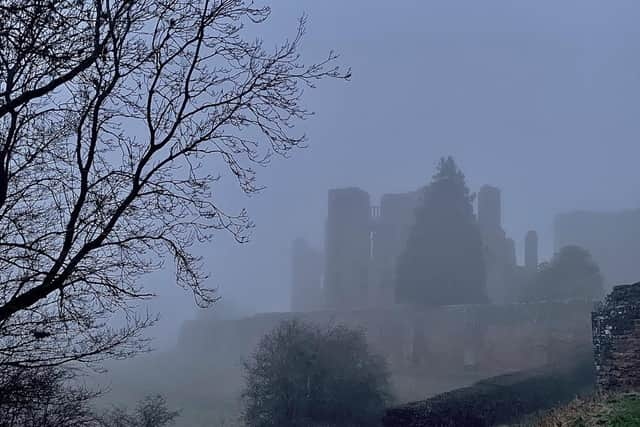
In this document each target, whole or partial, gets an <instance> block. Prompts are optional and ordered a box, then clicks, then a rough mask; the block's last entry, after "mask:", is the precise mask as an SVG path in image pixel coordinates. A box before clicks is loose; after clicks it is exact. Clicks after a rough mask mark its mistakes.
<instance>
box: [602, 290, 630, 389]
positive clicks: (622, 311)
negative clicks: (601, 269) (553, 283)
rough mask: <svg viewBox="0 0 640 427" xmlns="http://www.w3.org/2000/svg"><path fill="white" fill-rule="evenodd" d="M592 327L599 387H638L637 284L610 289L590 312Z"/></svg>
mask: <svg viewBox="0 0 640 427" xmlns="http://www.w3.org/2000/svg"><path fill="white" fill-rule="evenodd" d="M592 328H593V349H594V359H595V364H596V373H597V385H598V388H599V389H600V390H601V391H626V390H633V389H635V390H637V389H638V388H640V283H636V284H634V285H620V286H616V287H615V288H613V292H611V294H609V295H608V296H607V298H606V299H605V301H604V302H603V303H602V304H600V305H599V306H598V307H597V309H596V310H595V311H594V312H593V314H592Z"/></svg>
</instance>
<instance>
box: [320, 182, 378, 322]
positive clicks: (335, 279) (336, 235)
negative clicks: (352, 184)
mask: <svg viewBox="0 0 640 427" xmlns="http://www.w3.org/2000/svg"><path fill="white" fill-rule="evenodd" d="M370 221H371V202H370V198H369V194H368V193H367V192H366V191H363V190H361V189H359V188H341V189H334V190H329V200H328V212H327V223H326V236H325V254H326V255H325V270H324V293H325V304H326V308H327V309H333V310H349V309H353V308H359V307H363V306H365V305H366V304H367V302H368V285H369V267H370V260H371V228H370Z"/></svg>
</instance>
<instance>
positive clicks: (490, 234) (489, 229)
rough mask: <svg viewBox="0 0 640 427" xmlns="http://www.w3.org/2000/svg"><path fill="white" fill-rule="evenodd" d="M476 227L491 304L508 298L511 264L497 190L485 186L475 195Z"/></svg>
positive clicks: (509, 248) (509, 245)
mask: <svg viewBox="0 0 640 427" xmlns="http://www.w3.org/2000/svg"><path fill="white" fill-rule="evenodd" d="M478 226H479V228H480V233H481V234H482V243H483V245H484V252H485V268H486V271H487V295H488V296H489V300H490V301H491V302H492V303H496V304H502V303H505V302H507V301H508V300H509V299H510V298H511V294H512V291H511V290H510V289H508V286H510V283H509V281H510V280H511V275H512V274H511V273H512V270H513V268H514V267H515V265H514V262H513V261H514V260H513V249H512V245H511V243H510V242H509V241H508V240H507V236H506V234H505V232H504V230H503V229H502V207H501V202H500V190H499V189H498V188H496V187H491V186H489V185H484V186H482V188H480V191H479V192H478Z"/></svg>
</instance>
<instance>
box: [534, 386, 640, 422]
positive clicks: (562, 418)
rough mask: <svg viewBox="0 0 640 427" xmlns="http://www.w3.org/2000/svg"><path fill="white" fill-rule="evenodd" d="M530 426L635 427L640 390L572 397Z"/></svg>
mask: <svg viewBox="0 0 640 427" xmlns="http://www.w3.org/2000/svg"><path fill="white" fill-rule="evenodd" d="M529 425H530V426H538V427H552V426H553V427H595V426H611V427H638V426H640V393H625V394H618V395H610V396H599V397H594V398H593V399H590V400H575V401H574V402H572V403H570V404H569V405H567V406H564V407H562V408H558V409H557V410H555V411H552V412H551V413H549V414H547V415H545V416H543V417H542V418H541V419H539V420H538V421H535V422H532V423H530V424H529Z"/></svg>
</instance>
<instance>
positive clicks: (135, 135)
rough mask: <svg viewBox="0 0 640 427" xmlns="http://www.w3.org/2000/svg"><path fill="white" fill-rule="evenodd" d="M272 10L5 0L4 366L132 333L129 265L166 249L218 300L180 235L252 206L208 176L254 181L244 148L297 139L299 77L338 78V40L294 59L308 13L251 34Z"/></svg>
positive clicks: (209, 230)
mask: <svg viewBox="0 0 640 427" xmlns="http://www.w3.org/2000/svg"><path fill="white" fill-rule="evenodd" d="M269 15H270V10H269V8H267V7H258V6H255V5H254V4H253V2H251V1H247V0H215V1H213V0H195V1H193V0H136V1H133V0H108V1H107V0H46V1H44V0H7V1H3V2H2V3H1V4H0V365H2V364H11V365H13V366H34V365H52V364H60V363H64V362H67V361H70V360H76V361H81V362H92V361H96V360H99V359H100V358H102V357H110V356H114V357H126V356H128V355H130V354H132V353H133V352H136V351H139V350H141V349H142V348H144V343H143V342H141V341H140V336H141V335H140V332H141V330H142V329H143V328H145V327H146V326H148V325H149V324H150V323H151V322H152V321H153V319H152V318H149V317H146V316H144V317H138V316H136V304H137V303H136V300H138V299H140V298H146V297H149V296H152V295H153V294H154V290H153V289H149V288H147V289H145V288H143V287H141V283H140V280H139V279H140V277H141V276H142V275H144V274H147V273H149V272H152V271H156V270H158V269H160V268H161V267H162V266H163V263H164V262H165V261H166V260H167V259H170V260H173V262H174V265H175V277H176V282H177V283H178V285H180V286H181V287H183V288H185V289H187V290H190V291H192V292H193V294H194V296H195V299H196V300H197V303H198V304H200V305H207V304H209V303H211V302H212V301H214V300H215V299H216V296H215V294H214V293H213V292H212V290H211V289H208V288H206V287H204V286H203V282H204V279H205V278H206V273H205V272H204V271H203V268H202V267H203V266H202V262H201V259H199V258H198V257H196V256H195V255H194V254H193V253H192V252H191V251H190V248H191V247H192V245H193V244H195V243H197V242H203V241H208V240H209V239H211V238H212V236H213V234H214V233H215V232H216V231H218V230H226V231H228V232H230V233H232V234H233V236H234V237H235V238H236V239H237V240H238V241H240V242H242V241H245V240H246V238H247V234H246V230H247V228H248V227H250V226H251V223H250V221H249V219H248V217H247V215H246V213H245V212H244V211H238V212H228V211H226V210H224V209H223V207H222V205H221V203H220V201H219V199H217V192H213V190H212V186H213V185H214V184H215V183H216V181H217V180H218V178H219V177H220V176H221V175H224V174H228V175H230V176H231V177H233V178H235V179H236V180H237V184H238V186H239V188H240V189H241V190H242V191H244V192H246V193H252V192H255V191H257V190H258V189H259V188H260V186H259V185H258V184H257V182H256V179H255V173H254V169H253V168H254V167H255V165H264V164H266V163H267V162H268V160H269V156H270V155H271V154H272V153H278V154H281V155H286V154H287V153H289V152H290V150H291V149H293V148H294V147H296V146H298V145H300V144H301V143H303V142H304V141H305V137H304V135H302V134H297V133H296V132H295V131H294V130H293V126H294V125H295V123H297V122H298V121H299V120H301V119H304V118H306V117H308V116H309V114H310V112H309V111H307V110H306V109H305V108H304V107H303V106H302V105H301V96H302V93H303V89H304V88H306V87H313V86H314V84H315V82H317V81H319V80H322V79H324V78H348V73H346V72H342V71H340V70H339V69H338V68H336V67H335V66H334V65H333V62H334V60H335V59H336V56H335V55H334V54H333V53H330V54H329V55H328V57H327V58H325V59H324V60H322V61H320V62H316V63H311V64H307V65H305V64H304V63H303V62H302V61H301V59H300V56H299V53H298V52H299V46H300V42H301V38H302V36H303V34H304V30H305V21H304V19H302V20H301V21H300V25H299V29H298V32H297V34H295V36H294V37H293V38H292V39H290V40H288V41H285V42H284V43H282V44H280V45H275V46H274V47H273V48H267V47H266V46H264V45H263V43H262V41H261V40H260V39H256V38H255V33H254V32H252V33H251V34H247V31H246V30H245V27H247V26H250V25H254V24H260V23H263V22H265V21H266V20H267V19H268V18H269ZM205 162H208V164H207V168H205ZM212 165H213V166H212ZM214 168H215V169H214ZM116 313H118V314H117V316H118V318H119V319H126V320H128V323H127V325H126V326H125V327H123V328H121V329H116V328H110V327H108V324H109V320H110V319H112V318H113V317H114V316H115V315H116Z"/></svg>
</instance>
